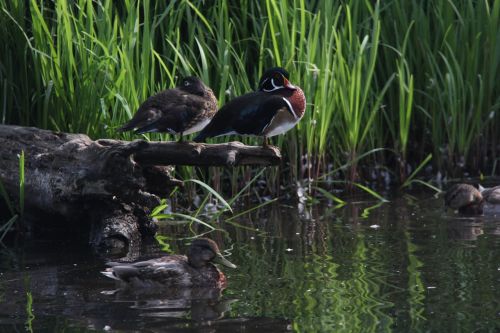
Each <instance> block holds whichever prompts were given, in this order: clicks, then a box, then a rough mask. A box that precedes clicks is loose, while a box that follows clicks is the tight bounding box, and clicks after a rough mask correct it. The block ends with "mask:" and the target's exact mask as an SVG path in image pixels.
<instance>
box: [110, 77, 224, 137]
mask: <svg viewBox="0 0 500 333" xmlns="http://www.w3.org/2000/svg"><path fill="white" fill-rule="evenodd" d="M216 112H217V99H216V98H215V95H214V93H213V92H212V90H211V89H210V88H208V87H207V86H205V84H204V83H203V82H202V81H201V80H200V79H199V78H197V77H194V76H190V77H187V78H184V79H183V80H182V81H181V84H180V85H179V86H178V87H176V88H174V89H167V90H164V91H161V92H159V93H158V94H156V95H154V96H151V97H149V98H148V99H147V100H146V101H145V102H144V103H142V104H141V106H140V107H139V110H137V113H136V114H135V115H134V117H133V118H132V119H131V120H130V121H129V122H128V123H126V124H125V125H123V126H122V127H121V128H120V129H119V130H120V131H130V130H135V133H136V134H143V133H149V132H166V133H170V134H179V135H180V138H179V141H182V136H183V135H187V134H191V133H195V132H198V131H201V130H202V129H203V128H204V127H205V126H206V125H207V124H208V123H209V122H210V120H211V119H212V117H213V116H214V115H215V113H216Z"/></svg>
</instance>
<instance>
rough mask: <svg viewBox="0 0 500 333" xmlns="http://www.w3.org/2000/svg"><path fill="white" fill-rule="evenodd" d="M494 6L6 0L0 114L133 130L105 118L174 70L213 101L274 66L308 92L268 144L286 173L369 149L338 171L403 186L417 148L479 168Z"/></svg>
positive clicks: (496, 25)
mask: <svg viewBox="0 0 500 333" xmlns="http://www.w3.org/2000/svg"><path fill="white" fill-rule="evenodd" d="M499 12H500V3H499V2H498V1H494V2H491V1H483V0H481V1H474V0H463V1H459V2H451V1H442V2H435V1H430V2H424V3H419V2H398V1H386V2H375V3H374V2H371V1H353V0H348V1H343V2H341V3H339V2H334V1H305V0H286V1H276V0H266V1H264V2H253V1H241V2H239V3H234V2H230V1H227V0H222V1H217V2H215V3H208V2H205V1H201V0H177V1H169V2H154V1H149V0H144V1H133V0H127V1H124V2H119V3H117V2H113V1H111V0H100V1H91V0H78V1H74V2H73V1H67V0H61V1H43V0H30V1H29V2H26V1H21V0H12V1H9V2H3V3H2V4H1V5H0V23H1V24H0V37H2V40H3V41H4V44H6V47H4V48H2V50H0V56H1V58H0V59H1V64H0V96H1V103H0V108H1V109H0V119H1V121H2V122H3V123H19V124H24V125H35V126H39V127H43V128H50V129H55V130H61V131H71V132H84V133H88V134H90V135H91V136H92V137H95V138H97V137H121V138H124V139H132V138H134V136H133V135H131V134H118V133H117V132H116V128H117V127H118V126H119V125H120V124H122V123H124V122H125V121H126V120H127V119H129V118H130V117H131V116H132V114H133V113H134V112H135V111H136V109H137V107H138V105H139V103H140V102H142V101H143V100H144V99H146V98H147V96H149V95H151V94H153V93H154V92H157V91H158V90H160V89H165V88H169V87H172V86H174V85H175V83H176V82H177V81H178V78H179V77H180V76H184V75H188V74H189V75H198V76H200V77H201V78H202V79H203V80H204V81H205V82H206V83H207V84H208V85H210V86H211V87H212V88H213V89H214V91H215V92H216V95H217V97H218V99H219V102H220V104H221V105H222V104H224V103H225V102H226V101H227V100H228V99H231V98H233V97H235V96H238V95H241V94H243V93H246V92H248V91H251V90H253V89H255V88H256V83H257V80H258V78H259V76H260V75H261V74H262V72H263V71H264V70H265V69H266V68H268V67H271V66H276V65H279V66H283V67H286V68H287V69H288V70H289V71H290V73H291V81H292V82H293V83H294V84H298V85H300V86H301V87H302V88H303V90H304V92H305V94H306V96H307V101H308V103H307V110H306V114H305V116H304V119H303V120H302V121H301V122H300V123H299V124H298V126H297V127H296V129H294V130H292V131H290V132H289V133H287V134H286V135H283V136H280V137H278V138H275V139H273V142H274V144H276V145H278V146H280V147H281V148H282V150H283V152H284V155H285V163H284V165H283V169H282V171H283V170H285V171H286V172H288V173H289V174H290V177H291V179H293V180H300V179H302V178H311V179H314V178H317V177H318V176H320V175H321V174H323V173H324V172H326V171H327V170H328V169H329V168H330V169H331V168H335V167H338V166H341V165H345V164H347V163H349V162H350V161H357V158H356V157H357V156H363V154H365V153H367V152H370V151H375V150H376V149H377V148H382V147H385V148H388V149H386V150H378V152H377V153H374V154H369V157H368V158H366V159H363V160H360V161H359V165H358V163H350V165H351V167H350V169H349V170H348V171H345V172H344V176H346V177H347V178H349V179H351V180H353V179H357V178H358V177H361V178H363V176H365V177H366V173H364V171H363V170H364V166H374V165H377V164H383V165H386V166H387V167H388V168H389V169H390V170H393V171H394V172H396V173H397V172H399V173H400V175H401V177H400V180H401V181H402V182H404V178H405V177H406V176H407V175H406V173H407V172H411V171H412V169H415V167H416V166H418V165H420V163H421V162H422V161H424V160H425V159H426V157H427V156H429V154H430V153H432V156H433V161H432V163H433V167H434V170H441V171H442V172H450V173H451V174H453V175H460V174H462V173H463V172H469V173H473V174H474V173H475V174H478V173H488V172H491V170H492V165H493V164H494V161H495V159H497V158H498V149H497V148H496V147H497V145H498V143H499V142H500V140H499V136H500V135H499V134H498V133H500V132H499V124H500V115H499V112H498V111H499V107H500V85H499V84H497V79H496V78H497V77H498V76H499V74H500V69H499V61H498V59H500V49H499V48H498V45H500V33H499V32H500V22H499V15H500V13H499ZM151 139H154V140H158V139H160V140H168V139H171V138H169V137H168V135H158V134H155V135H151ZM230 139H234V138H230ZM227 140H228V138H218V139H215V140H214V142H221V141H227ZM244 142H246V143H251V144H255V143H258V142H259V141H258V140H255V139H252V138H250V139H244ZM397 161H399V163H397ZM186 170H187V171H182V172H183V173H184V174H185V176H186V177H185V178H191V175H192V174H193V169H186ZM234 172H236V173H241V171H234ZM280 173H281V172H278V171H276V170H274V171H268V172H266V173H265V176H264V177H265V179H266V180H267V181H268V182H269V183H270V184H273V183H274V184H276V183H277V182H278V179H279V175H280ZM214 175H215V179H217V178H218V177H219V176H218V175H217V174H212V173H209V178H213V177H214ZM230 178H232V179H236V177H234V176H232V177H230ZM233 185H234V184H233ZM232 188H233V190H234V189H235V186H232Z"/></svg>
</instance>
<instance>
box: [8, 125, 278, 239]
mask: <svg viewBox="0 0 500 333" xmlns="http://www.w3.org/2000/svg"><path fill="white" fill-rule="evenodd" d="M21 151H24V152H25V178H26V183H25V206H26V208H27V209H28V210H35V211H40V212H42V213H45V214H49V215H55V216H59V217H62V218H63V219H64V220H66V221H68V222H72V223H74V224H73V226H74V225H80V226H81V224H86V225H87V226H88V230H89V235H90V243H91V244H92V245H94V246H97V247H99V246H105V247H112V248H123V247H130V246H132V247H135V245H137V244H139V243H140V242H141V239H142V238H144V237H148V236H149V237H150V236H152V235H154V232H155V230H156V229H155V224H154V223H153V221H152V220H151V219H150V218H149V216H148V214H149V212H150V210H151V209H152V208H154V207H155V206H156V205H158V203H159V202H160V197H162V196H164V195H166V194H167V193H168V191H169V190H170V189H171V188H172V187H173V186H176V185H180V184H181V183H182V182H180V181H178V180H176V179H174V178H172V177H171V175H170V173H169V170H170V169H171V168H169V167H167V165H198V166H237V165H249V164H253V165H263V166H265V165H275V164H278V163H279V162H280V159H281V157H280V152H279V150H278V149H277V148H274V147H268V148H262V147H252V146H246V145H243V144H241V143H239V142H230V143H227V144H212V145H210V144H198V143H188V142H182V143H177V142H146V141H142V140H137V141H133V142H128V141H119V140H107V139H101V140H96V141H93V140H91V139H90V138H89V137H88V136H86V135H83V134H68V133H58V132H52V131H47V130H41V129H38V128H32V127H20V126H7V125H0V179H1V181H2V182H3V184H4V185H5V187H6V189H7V191H8V192H9V193H10V194H11V197H12V198H17V197H18V182H19V175H18V163H19V160H18V154H19V153H20V152H21Z"/></svg>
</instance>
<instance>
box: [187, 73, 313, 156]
mask: <svg viewBox="0 0 500 333" xmlns="http://www.w3.org/2000/svg"><path fill="white" fill-rule="evenodd" d="M288 78H289V74H288V72H287V71H286V70H284V69H283V68H280V67H275V68H271V69H269V70H267V71H266V72H265V73H264V74H263V75H262V78H261V79H260V82H259V88H258V91H255V92H251V93H248V94H245V95H242V96H239V97H236V98H234V99H232V100H231V101H229V102H228V103H226V104H225V105H224V106H223V107H222V108H221V109H220V110H219V111H218V112H217V113H216V114H215V116H214V118H213V119H212V121H211V122H210V123H209V124H208V125H207V126H206V127H205V128H204V129H203V130H202V131H201V132H200V134H198V136H197V137H196V138H195V139H194V141H196V142H201V141H204V140H205V139H206V138H211V137H215V136H221V135H230V134H239V135H254V136H262V137H264V146H265V145H267V138H268V137H271V136H275V135H278V134H282V133H285V132H286V131H288V130H290V129H291V128H293V127H294V126H295V125H296V124H297V123H298V122H299V120H300V119H301V118H302V116H303V115H304V112H305V109H306V98H305V96H304V92H303V91H302V90H301V89H300V88H299V87H297V86H295V85H292V84H291V83H290V81H289V79H288Z"/></svg>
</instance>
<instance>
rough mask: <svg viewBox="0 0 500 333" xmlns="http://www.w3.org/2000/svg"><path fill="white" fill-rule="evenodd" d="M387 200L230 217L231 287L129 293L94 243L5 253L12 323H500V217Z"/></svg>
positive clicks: (1, 300)
mask: <svg viewBox="0 0 500 333" xmlns="http://www.w3.org/2000/svg"><path fill="white" fill-rule="evenodd" d="M377 204H378V203H377V202H376V201H370V199H367V198H353V199H352V200H350V203H349V204H348V205H346V206H344V207H340V208H335V207H329V206H328V205H324V204H322V205H311V206H309V207H308V206H306V207H297V206H295V205H274V206H272V207H270V206H268V207H267V208H266V209H261V210H259V211H255V212H253V213H250V214H248V215H245V216H242V217H240V218H237V219H235V220H234V221H232V222H236V223H237V224H238V225H234V224H230V223H223V222H222V223H221V225H220V227H221V228H223V229H225V230H227V231H228V233H227V234H226V233H223V232H213V233H211V234H209V235H208V236H209V237H211V238H213V239H215V240H216V241H217V242H218V243H219V244H220V245H221V248H224V250H225V254H226V255H227V256H228V258H229V259H230V260H231V261H232V262H233V263H235V264H237V265H238V268H237V269H235V270H231V269H228V268H224V271H225V272H226V275H227V277H228V281H229V283H228V287H227V288H226V289H225V290H223V291H222V292H219V291H216V290H215V291H214V290H183V291H179V290H177V291H158V290H150V291H143V292H130V291H124V290H121V291H116V290H115V289H116V288H115V284H114V283H113V281H112V280H110V279H107V278H106V277H104V276H102V275H101V274H100V273H99V271H100V270H102V269H103V267H104V262H105V259H104V258H102V257H99V256H96V255H95V254H93V253H92V252H90V251H87V250H82V248H81V246H72V245H71V244H65V243H64V242H63V241H60V240H52V241H45V242H44V241H30V242H26V243H25V244H23V245H22V246H11V247H7V248H3V249H1V250H0V260H1V261H0V331H1V332H3V331H5V332H23V331H30V330H32V331H34V332H59V331H65V332H91V331H96V330H97V331H104V330H112V331H113V332H131V331H134V332H137V331H144V332H156V331H162V332H259V333H262V332H295V331H296V332H498V331H500V304H499V300H500V283H499V282H500V236H499V235H500V217H497V216H482V217H477V218H464V217H460V216H457V215H455V214H454V213H452V212H445V211H444V210H443V207H442V200H441V199H436V198H434V197H432V196H430V197H429V196H428V195H427V194H418V195H415V196H411V195H395V197H394V198H391V201H390V202H389V203H384V204H379V205H377ZM200 230H201V229H200ZM166 232H169V233H176V234H177V235H178V236H190V235H191V234H190V233H189V231H188V229H187V228H186V227H181V226H176V227H168V228H166ZM185 242H186V241H183V240H176V241H172V242H171V243H170V246H171V249H172V250H173V251H175V252H180V251H182V250H183V249H184V248H185V247H184V244H185ZM155 253H156V252H155V251H154V250H152V249H144V251H143V252H142V253H141V254H140V256H139V257H138V259H139V258H149V257H151V256H154V255H155Z"/></svg>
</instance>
